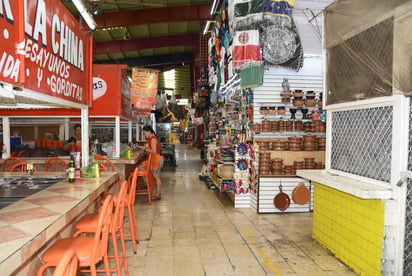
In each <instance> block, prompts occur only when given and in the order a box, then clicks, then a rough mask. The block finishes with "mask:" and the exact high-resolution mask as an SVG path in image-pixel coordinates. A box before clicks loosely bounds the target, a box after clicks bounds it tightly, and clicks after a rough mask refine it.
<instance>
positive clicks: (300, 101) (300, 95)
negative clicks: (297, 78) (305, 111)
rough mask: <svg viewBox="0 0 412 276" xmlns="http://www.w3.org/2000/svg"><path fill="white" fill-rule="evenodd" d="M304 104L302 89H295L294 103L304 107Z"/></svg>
mask: <svg viewBox="0 0 412 276" xmlns="http://www.w3.org/2000/svg"><path fill="white" fill-rule="evenodd" d="M303 104H304V101H303V92H302V90H295V92H294V93H293V105H294V106H296V107H302V106H303Z"/></svg>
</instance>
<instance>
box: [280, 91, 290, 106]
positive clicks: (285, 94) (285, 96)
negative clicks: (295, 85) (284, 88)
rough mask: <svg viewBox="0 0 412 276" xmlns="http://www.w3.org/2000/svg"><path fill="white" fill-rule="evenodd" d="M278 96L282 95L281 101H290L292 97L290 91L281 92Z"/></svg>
mask: <svg viewBox="0 0 412 276" xmlns="http://www.w3.org/2000/svg"><path fill="white" fill-rule="evenodd" d="M280 96H281V97H282V100H281V102H282V103H290V97H292V93H291V92H290V91H288V92H282V93H280Z"/></svg>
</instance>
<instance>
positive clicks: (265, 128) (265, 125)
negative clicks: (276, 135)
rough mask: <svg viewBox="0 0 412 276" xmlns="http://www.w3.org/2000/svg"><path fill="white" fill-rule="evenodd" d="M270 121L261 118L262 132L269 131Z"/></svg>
mask: <svg viewBox="0 0 412 276" xmlns="http://www.w3.org/2000/svg"><path fill="white" fill-rule="evenodd" d="M270 131H271V128H270V121H269V120H266V119H265V120H262V132H270Z"/></svg>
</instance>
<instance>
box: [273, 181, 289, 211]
mask: <svg viewBox="0 0 412 276" xmlns="http://www.w3.org/2000/svg"><path fill="white" fill-rule="evenodd" d="M279 190H280V192H279V193H278V194H277V195H276V196H275V197H274V198H273V204H274V205H275V207H276V208H277V209H279V210H281V211H285V210H286V209H287V208H289V205H290V198H289V196H288V195H287V194H286V193H284V192H283V191H282V185H279Z"/></svg>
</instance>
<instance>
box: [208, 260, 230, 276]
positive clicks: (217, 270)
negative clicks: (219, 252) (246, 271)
mask: <svg viewBox="0 0 412 276" xmlns="http://www.w3.org/2000/svg"><path fill="white" fill-rule="evenodd" d="M203 269H204V271H205V275H206V276H213V275H220V276H234V275H235V271H234V270H233V267H232V265H230V264H229V263H228V264H204V265H203Z"/></svg>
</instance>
